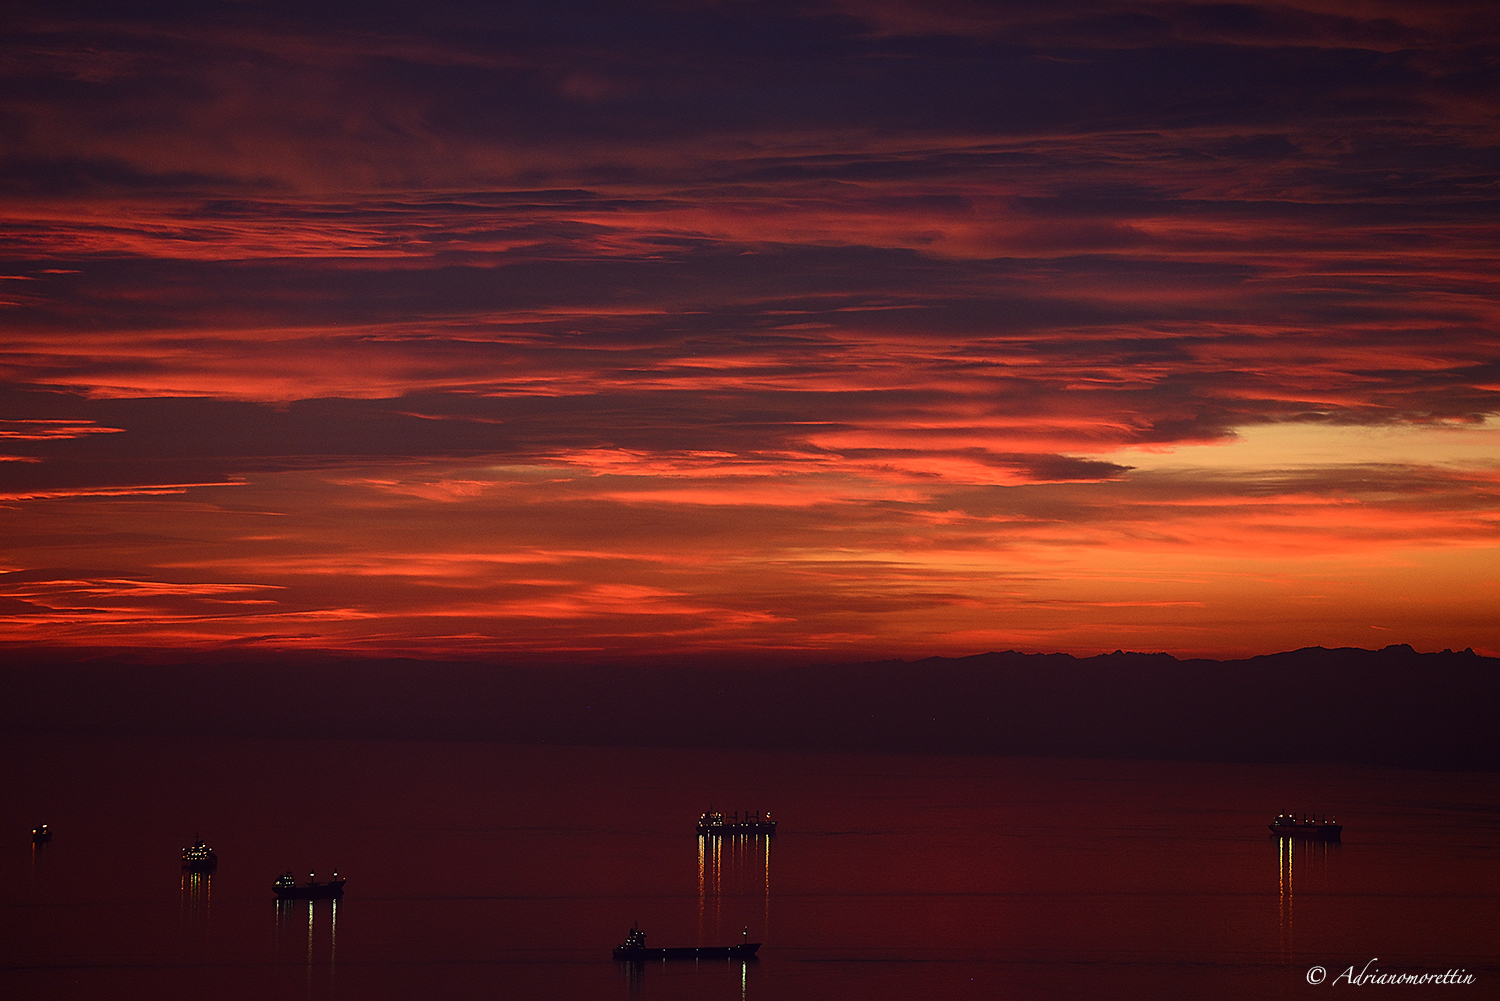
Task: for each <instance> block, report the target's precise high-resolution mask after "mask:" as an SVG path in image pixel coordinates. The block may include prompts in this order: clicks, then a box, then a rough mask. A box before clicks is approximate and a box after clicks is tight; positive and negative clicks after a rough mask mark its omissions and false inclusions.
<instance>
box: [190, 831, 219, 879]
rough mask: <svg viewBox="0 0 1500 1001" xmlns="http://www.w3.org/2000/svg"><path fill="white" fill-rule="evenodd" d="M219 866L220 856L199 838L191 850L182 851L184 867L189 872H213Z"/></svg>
mask: <svg viewBox="0 0 1500 1001" xmlns="http://www.w3.org/2000/svg"><path fill="white" fill-rule="evenodd" d="M218 866H219V856H217V855H215V854H214V850H213V849H212V848H210V847H208V845H206V844H204V843H203V839H202V838H199V839H198V840H197V841H194V842H193V845H192V847H191V848H184V849H183V850H182V867H183V868H184V869H186V870H187V871H188V872H213V871H214V870H215V869H217V868H218Z"/></svg>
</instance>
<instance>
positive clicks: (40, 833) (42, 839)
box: [31, 824, 52, 845]
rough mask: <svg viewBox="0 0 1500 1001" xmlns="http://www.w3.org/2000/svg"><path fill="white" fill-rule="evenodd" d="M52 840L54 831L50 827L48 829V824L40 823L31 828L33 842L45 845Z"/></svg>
mask: <svg viewBox="0 0 1500 1001" xmlns="http://www.w3.org/2000/svg"><path fill="white" fill-rule="evenodd" d="M51 840H52V831H51V830H50V829H48V827H47V825H46V824H38V825H37V826H36V827H33V828H32V829H31V842H32V844H37V845H45V844H46V843H47V842H49V841H51Z"/></svg>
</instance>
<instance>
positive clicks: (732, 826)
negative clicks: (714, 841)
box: [698, 810, 776, 837]
mask: <svg viewBox="0 0 1500 1001" xmlns="http://www.w3.org/2000/svg"><path fill="white" fill-rule="evenodd" d="M698 833H699V834H706V835H709V836H710V837H723V836H724V835H730V836H733V835H735V834H775V833H776V821H774V820H772V819H771V815H770V814H769V813H767V814H766V815H765V816H764V817H762V816H761V815H760V811H758V810H757V811H755V812H754V813H752V812H750V811H749V810H746V811H745V816H744V818H743V819H741V817H740V815H739V814H738V813H731V814H730V815H729V816H728V817H727V818H726V817H725V816H724V815H723V814H722V813H719V812H717V811H709V812H706V813H704V814H703V815H702V816H700V817H699V818H698Z"/></svg>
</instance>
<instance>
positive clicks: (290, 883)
mask: <svg viewBox="0 0 1500 1001" xmlns="http://www.w3.org/2000/svg"><path fill="white" fill-rule="evenodd" d="M344 882H345V881H344V880H342V879H339V874H338V873H334V874H333V878H332V879H330V880H328V881H326V882H323V883H319V882H318V881H317V879H316V877H315V875H314V874H313V873H308V874H307V882H306V883H299V882H297V879H296V877H294V876H293V875H292V874H291V873H290V872H284V873H282V874H281V875H280V876H278V877H277V878H276V882H275V883H273V884H271V892H273V893H275V894H276V896H278V897H280V898H281V899H282V900H329V899H334V900H336V899H338V898H339V897H342V896H343V895H344Z"/></svg>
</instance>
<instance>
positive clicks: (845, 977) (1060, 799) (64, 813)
mask: <svg viewBox="0 0 1500 1001" xmlns="http://www.w3.org/2000/svg"><path fill="white" fill-rule="evenodd" d="M0 749H3V751H4V754H5V761H6V768H5V773H4V780H3V782H4V789H3V793H4V797H3V803H0V818H3V826H0V834H3V840H0V943H3V945H0V950H3V951H0V996H4V997H7V998H11V997H14V998H49V999H67V998H111V999H131V998H152V999H175V998H193V999H204V998H207V999H220V998H224V999H234V998H255V999H262V998H273V997H274V998H309V999H331V998H347V999H384V998H392V999H395V998H400V999H409V998H419V997H441V998H470V997H472V998H512V997H514V998H557V999H572V998H580V999H582V998H588V999H596V998H597V999H607V998H622V999H623V998H641V999H670V998H684V999H687V998H692V999H709V998H779V999H804V998H808V999H810V998H833V997H859V998H866V999H881V998H892V999H895V998H901V999H910V998H917V997H922V998H976V997H983V998H989V997H996V998H999V997H1004V998H1017V999H1026V998H1068V997H1080V998H1095V997H1097V998H1153V999H1155V998H1202V997H1214V998H1256V999H1264V998H1277V997H1299V998H1300V997H1308V998H1315V997H1320V996H1325V995H1327V994H1329V993H1330V992H1333V991H1345V990H1347V986H1346V985H1338V986H1334V985H1332V984H1329V983H1324V984H1322V985H1319V986H1311V985H1309V984H1308V983H1307V980H1306V974H1307V971H1308V969H1309V967H1311V966H1314V965H1318V966H1322V967H1324V968H1326V969H1327V970H1328V971H1329V973H1328V977H1329V980H1333V979H1334V978H1336V977H1337V976H1338V975H1339V974H1340V973H1342V972H1343V971H1344V970H1345V969H1346V968H1347V967H1349V966H1351V965H1352V966H1354V967H1355V968H1356V970H1359V969H1362V968H1365V967H1366V964H1367V963H1368V962H1369V961H1371V960H1374V963H1373V965H1371V966H1370V967H1369V969H1371V970H1373V969H1379V970H1380V971H1382V972H1416V973H1422V972H1443V971H1445V970H1448V969H1450V968H1463V969H1464V970H1466V971H1468V972H1469V973H1471V974H1473V975H1474V976H1475V983H1474V984H1473V985H1470V986H1468V987H1448V988H1442V987H1413V988H1404V989H1403V992H1404V993H1413V992H1414V993H1416V994H1418V995H1420V996H1431V993H1430V992H1432V991H1443V992H1444V996H1448V995H1449V994H1453V993H1455V992H1457V995H1458V996H1461V997H1481V996H1489V997H1497V996H1500V935H1497V929H1500V795H1497V793H1500V781H1497V777H1496V776H1493V775H1476V774H1445V773H1429V772H1412V771H1395V770H1381V769H1372V768H1354V767H1344V766H1246V765H1219V764H1182V763H1143V762H1112V761H1082V760H1066V761H1060V760H1027V759H989V758H958V757H923V756H901V755H837V754H800V753H799V754H792V753H785V754H775V753H755V752H730V751H691V750H629V749H598V748H554V747H508V746H491V745H483V744H440V743H379V742H340V741H329V742H317V741H269V740H268V741H229V740H225V741H206V742H205V741H189V740H183V741H171V740H155V741H122V740H112V741H81V740H55V741H48V740H43V739H26V740H9V741H6V742H4V743H3V744H0ZM705 809H718V810H722V811H724V812H726V813H728V812H733V811H744V810H757V811H769V812H770V813H771V815H772V816H773V817H774V818H775V819H777V820H778V821H779V824H780V829H779V831H778V833H777V834H776V836H775V837H774V838H741V839H726V840H722V841H714V842H707V843H706V842H704V841H702V840H700V839H699V838H698V837H697V835H696V834H695V833H694V830H693V827H694V822H695V820H696V818H697V817H698V815H699V814H700V813H701V812H703V811H704V810H705ZM1283 810H1294V811H1297V812H1303V811H1306V812H1312V811H1317V812H1318V813H1325V812H1326V813H1328V814H1332V815H1334V816H1336V817H1337V819H1338V820H1339V821H1340V822H1342V823H1343V824H1344V825H1345V836H1344V841H1343V843H1342V844H1341V845H1323V844H1306V843H1303V844H1294V845H1293V844H1286V843H1279V842H1278V841H1277V840H1275V839H1273V838H1272V837H1271V836H1270V835H1269V833H1268V831H1267V830H1266V823H1267V822H1268V821H1269V819H1270V818H1271V817H1272V816H1274V815H1275V814H1277V813H1278V812H1281V811H1283ZM39 822H45V823H47V824H49V825H50V826H51V827H52V829H53V831H54V832H55V837H54V840H53V842H52V843H51V844H48V845H45V846H42V847H40V848H34V847H33V845H32V844H31V843H30V830H31V828H32V827H33V826H34V825H35V824H37V823H39ZM195 836H202V837H203V838H204V840H206V841H207V842H208V843H209V844H210V845H211V846H212V847H213V848H214V849H215V851H216V852H217V853H218V856H219V867H218V870H217V871H216V872H215V873H213V874H212V875H211V876H207V877H191V876H184V875H183V873H182V872H181V870H180V850H181V848H182V846H184V845H186V844H190V843H191V842H192V841H193V839H194V838H195ZM335 869H337V870H338V872H339V873H340V874H341V875H342V876H343V877H345V878H346V879H347V880H348V886H347V893H346V896H345V897H344V899H343V900H342V901H341V902H339V903H337V904H336V905H335V904H333V903H331V902H328V901H320V902H316V903H312V904H309V903H307V902H296V903H292V904H289V905H283V906H281V907H280V908H278V906H277V905H276V904H275V902H274V901H273V897H272V894H271V888H270V886H271V882H272V880H273V879H274V878H275V877H276V876H277V875H278V874H279V873H282V872H284V871H287V870H291V871H293V872H295V873H296V874H297V875H298V877H299V878H301V879H305V878H306V876H307V874H308V873H309V872H310V871H316V872H317V873H318V875H319V878H326V877H328V876H330V875H331V874H332V873H333V871H334V870H335ZM633 922H639V924H640V926H641V927H642V928H643V929H645V930H646V931H647V933H648V936H649V938H648V944H650V945H694V944H708V945H713V944H727V943H734V942H738V941H741V940H742V938H744V937H745V935H746V933H747V932H748V938H749V940H750V941H759V942H762V943H763V945H762V947H761V950H760V955H759V957H758V958H757V959H756V960H755V961H754V962H750V963H739V962H730V961H723V960H720V961H711V962H709V961H706V962H700V963H696V964H695V963H691V962H688V963H653V964H647V965H645V966H644V967H641V968H632V967H630V966H628V965H625V964H616V963H614V962H613V961H612V960H611V959H610V949H611V947H612V946H614V945H615V944H616V943H618V942H619V941H620V940H621V939H622V938H623V937H624V935H625V933H626V931H627V930H628V929H629V928H630V926H631V924H632V923H633ZM1377 989H1378V988H1376V987H1374V986H1371V987H1370V990H1377Z"/></svg>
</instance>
